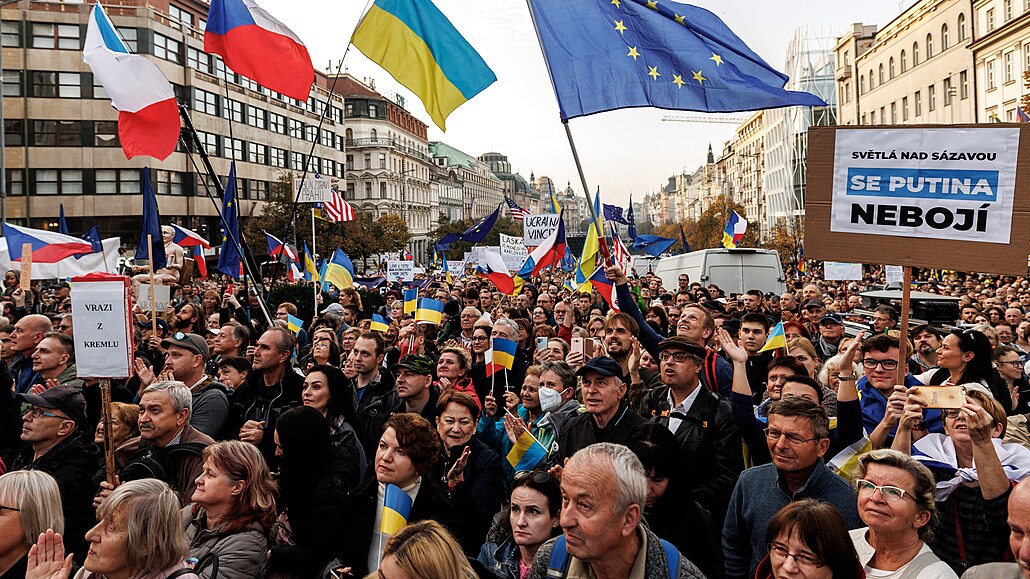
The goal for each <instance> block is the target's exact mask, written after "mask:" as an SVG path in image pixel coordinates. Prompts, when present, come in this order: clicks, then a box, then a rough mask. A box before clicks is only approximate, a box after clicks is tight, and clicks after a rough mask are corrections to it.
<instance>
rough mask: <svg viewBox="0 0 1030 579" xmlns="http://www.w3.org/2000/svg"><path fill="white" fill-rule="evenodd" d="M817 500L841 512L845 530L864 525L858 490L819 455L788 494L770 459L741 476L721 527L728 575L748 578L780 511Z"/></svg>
mask: <svg viewBox="0 0 1030 579" xmlns="http://www.w3.org/2000/svg"><path fill="white" fill-rule="evenodd" d="M808 498H812V499H819V500H822V501H825V502H828V503H830V504H832V505H834V506H835V507H837V510H838V511H840V514H841V515H842V516H843V517H844V522H845V523H847V525H848V528H849V529H858V528H861V527H864V526H865V523H863V522H862V519H860V518H859V516H858V504H857V503H858V494H857V493H856V492H855V489H853V488H852V487H851V485H850V484H848V482H847V481H846V480H844V479H843V478H841V477H839V476H837V475H836V474H834V473H833V472H831V471H830V469H829V468H827V467H826V464H825V463H824V462H823V460H822V459H819V462H818V463H816V466H815V470H813V471H812V474H811V476H809V477H808V480H807V481H806V482H805V484H804V485H803V486H802V487H801V488H800V489H798V491H797V492H795V493H791V492H790V490H788V489H787V486H786V484H785V483H784V481H783V480H782V479H781V478H780V472H779V470H777V468H776V466H775V465H774V464H772V463H770V464H763V465H761V466H756V467H753V468H749V469H747V470H745V471H744V472H742V473H741V474H740V478H739V479H737V486H736V487H734V489H733V495H732V496H731V497H730V506H729V510H728V511H727V512H726V521H725V524H724V525H723V530H722V547H723V552H724V553H725V557H726V578H727V579H750V578H751V577H754V576H755V569H756V568H757V567H758V563H759V562H761V560H762V559H763V558H764V557H765V555H766V547H765V529H766V527H767V526H768V525H769V521H771V520H772V518H773V516H774V515H775V514H776V513H777V512H779V510H780V509H782V508H783V507H785V506H787V505H788V504H790V503H791V502H793V501H796V500H800V499H808Z"/></svg>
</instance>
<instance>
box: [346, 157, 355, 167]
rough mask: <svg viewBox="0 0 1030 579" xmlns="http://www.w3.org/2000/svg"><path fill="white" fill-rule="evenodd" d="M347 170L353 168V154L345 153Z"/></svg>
mask: <svg viewBox="0 0 1030 579" xmlns="http://www.w3.org/2000/svg"><path fill="white" fill-rule="evenodd" d="M347 170H348V171H353V170H354V155H347Z"/></svg>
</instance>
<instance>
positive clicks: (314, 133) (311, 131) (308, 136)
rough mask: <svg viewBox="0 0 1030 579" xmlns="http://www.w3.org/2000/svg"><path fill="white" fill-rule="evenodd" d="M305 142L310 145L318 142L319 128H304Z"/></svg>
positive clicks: (312, 126)
mask: <svg viewBox="0 0 1030 579" xmlns="http://www.w3.org/2000/svg"><path fill="white" fill-rule="evenodd" d="M304 140H305V141H307V142H309V143H317V142H318V127H316V126H315V125H307V126H306V127H304Z"/></svg>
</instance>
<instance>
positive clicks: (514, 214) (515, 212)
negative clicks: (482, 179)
mask: <svg viewBox="0 0 1030 579" xmlns="http://www.w3.org/2000/svg"><path fill="white" fill-rule="evenodd" d="M504 202H505V203H507V204H508V210H509V211H511V218H512V219H514V220H515V221H525V220H526V216H527V215H529V211H526V210H525V209H523V208H522V207H519V204H518V203H516V202H515V201H513V200H512V199H511V197H505V198H504Z"/></svg>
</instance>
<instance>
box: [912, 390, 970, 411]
mask: <svg viewBox="0 0 1030 579" xmlns="http://www.w3.org/2000/svg"><path fill="white" fill-rule="evenodd" d="M912 393H913V394H916V395H918V396H920V397H922V398H923V400H926V407H927V408H962V405H963V404H965V403H966V389H965V388H963V387H961V386H916V387H914V388H913V389H912Z"/></svg>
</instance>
